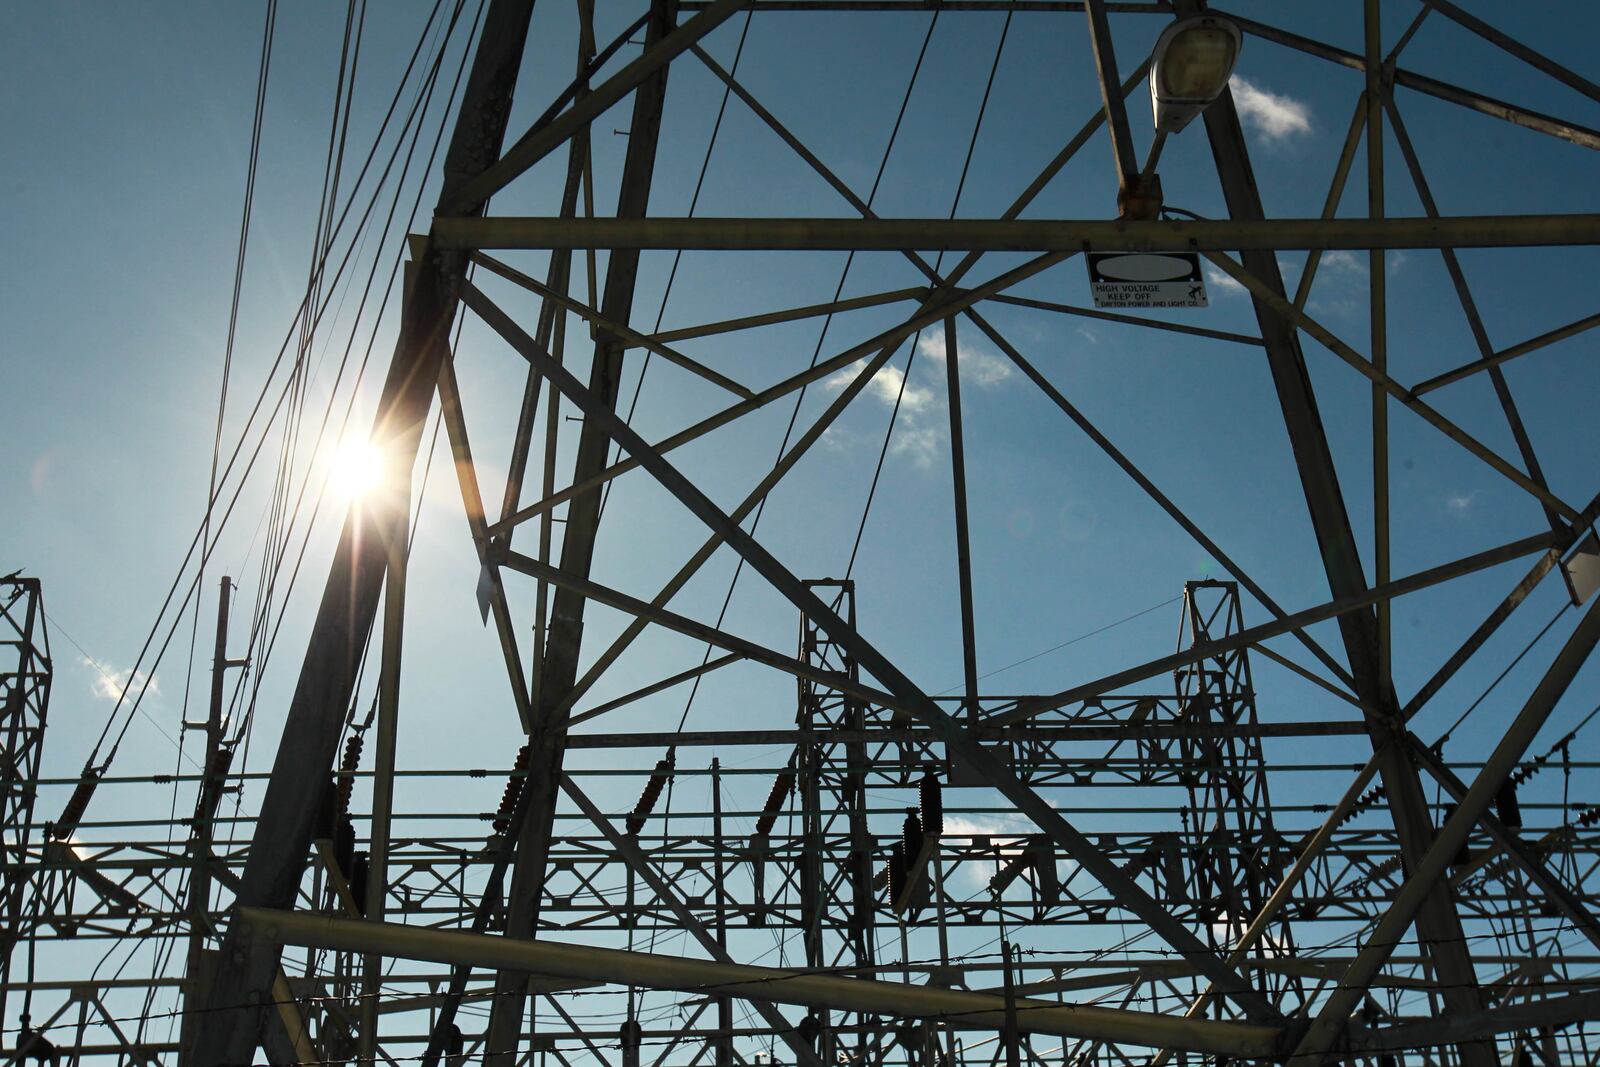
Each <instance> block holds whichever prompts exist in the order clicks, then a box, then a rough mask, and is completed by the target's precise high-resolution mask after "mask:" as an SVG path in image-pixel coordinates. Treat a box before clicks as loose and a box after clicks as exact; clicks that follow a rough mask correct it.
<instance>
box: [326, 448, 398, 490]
mask: <svg viewBox="0 0 1600 1067" xmlns="http://www.w3.org/2000/svg"><path fill="white" fill-rule="evenodd" d="M386 467H387V463H386V462H385V460H384V455H383V451H382V450H381V449H380V448H378V446H377V445H375V444H373V443H372V442H371V441H365V440H354V441H346V442H344V443H343V444H341V445H340V446H339V448H338V451H336V452H335V453H334V454H333V460H332V463H331V466H330V467H329V475H328V482H329V487H330V488H331V489H332V490H333V492H334V493H336V494H337V495H338V496H339V497H340V499H343V500H346V501H357V500H360V499H362V498H363V497H367V496H370V495H371V494H372V493H373V491H374V490H376V489H378V488H379V487H380V486H381V485H383V483H384V478H385V475H386V473H387V471H386Z"/></svg>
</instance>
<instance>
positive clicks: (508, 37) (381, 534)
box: [194, 0, 533, 1064]
mask: <svg viewBox="0 0 1600 1067" xmlns="http://www.w3.org/2000/svg"><path fill="white" fill-rule="evenodd" d="M532 13H533V0H493V2H492V3H491V5H490V7H489V11H488V14H487V15H486V17H485V19H484V23H483V30H482V36H481V37H480V38H479V43H478V46H477V52H476V54H475V55H474V57H473V61H472V72H471V74H470V75H469V76H468V79H467V86H466V90H465V93H464V95H463V97H462V101H461V111H460V113H459V115H458V117H457V119H456V126H455V130H454V132H453V133H452V135H451V139H450V147H449V150H448V151H447V153H446V155H445V161H444V182H443V186H442V188H441V191H440V199H441V203H443V202H446V201H448V200H449V199H450V198H451V197H453V196H455V195H456V193H457V191H458V190H459V189H461V187H462V186H463V185H464V184H465V183H466V182H468V181H470V180H471V179H472V178H473V177H475V176H476V175H477V174H479V173H481V172H482V171H483V170H485V169H486V168H487V167H489V166H490V165H491V164H493V163H494V162H495V161H496V159H497V158H498V156H499V154H500V146H501V142H502V140H503V138H504V135H505V127H506V118H507V115H508V114H509V113H510V109H511V95H512V91H513V89H514V88H515V86H516V81H517V73H518V70H519V69H520V67H521V64H522V51H523V45H524V43H525V42H526V40H527V34H528V20H529V18H530V16H531V15H532ZM480 210H481V205H480V207H475V208H473V209H472V210H470V211H469V212H467V214H478V213H479V211H480ZM465 264H466V258H465V256H463V255H461V254H459V253H447V252H439V251H435V250H431V249H430V250H429V251H428V252H427V253H426V255H425V257H424V258H423V261H422V266H421V267H420V269H419V270H418V272H417V277H416V282H415V284H414V285H413V286H412V288H411V291H410V292H409V293H408V294H407V296H406V299H405V304H404V308H403V311H402V314H401V322H400V336H399V339H398V341H397V342H396V344H395V352H394V357H393V359H392V360H391V362H390V364H389V373H388V376H387V377H386V378H385V380H384V384H383V392H382V394H381V395H380V397H379V401H378V410H377V414H376V416H375V417H374V420H373V431H372V440H373V443H374V444H376V445H377V446H378V447H380V448H381V449H383V451H384V454H385V456H386V458H387V461H388V463H389V464H390V465H391V467H392V469H397V470H398V469H406V470H409V469H410V468H411V467H412V466H413V465H414V464H415V463H416V457H417V447H418V444H419V443H420V441H421V436H422V426H423V423H424V422H425V421H426V420H427V415H428V411H429V409H430V408H431V407H432V406H433V394H434V389H435V384H436V382H437V381H438V377H439V368H440V367H441V366H442V365H443V362H444V359H445V348H446V345H447V343H448V338H449V334H450V326H451V324H452V323H453V322H454V320H455V311H456V287H457V286H458V285H459V283H460V281H461V278H462V277H463V272H464V270H465ZM409 505H410V502H409V500H397V499H381V500H379V501H377V502H376V503H375V506H374V507H373V508H371V509H370V512H363V511H362V510H360V509H352V510H351V513H350V514H349V515H348V516H347V517H346V519H345V524H344V529H343V532H342V533H341V534H340V538H339V544H338V548H337V549H336V551H335V555H334V559H333V564H332V566H331V568H330V571H329V575H328V583H327V586H326V587H325V588H324V590H323V595H322V603H321V605H320V606H319V607H318V609H317V616H316V620H315V622H314V623H313V624H312V629H311V636H310V639H309V641H308V642H307V649H306V657H305V660H304V662H303V664H302V666H301V669H300V679H299V682H298V683H297V685H296V687H295V693H294V697H293V699H292V700H291V702H290V705H289V711H288V715H287V716H286V718H285V721H284V729H283V738H282V740H281V741H280V742H279V745H278V754H277V758H276V760H275V761H274V763H273V767H272V777H271V779H270V781H269V782H268V785H267V792H266V795H265V797H264V798H263V799H262V804H261V813H260V816H259V817H258V819H257V821H256V830H255V834H254V837H253V838H252V841H251V846H250V858H249V860H248V862H247V863H246V866H245V870H244V874H243V877H242V879H241V882H240V886H239V891H238V893H237V896H236V901H237V903H238V904H240V905H246V906H253V907H269V908H288V907H291V906H293V904H294V900H295V895H296V892H297V891H298V889H299V885H300V878H301V874H302V872H303V871H304V870H305V865H306V854H307V850H308V849H309V847H310V843H311V833H312V829H313V824H314V822H315V820H316V813H317V806H318V804H319V803H320V801H321V797H322V783H323V779H324V777H325V776H326V775H327V773H328V769H329V768H330V767H331V766H332V765H333V759H334V751H335V749H336V748H337V746H338V743H339V732H340V729H341V727H342V724H343V720H344V712H345V709H346V707H348V705H349V703H350V699H351V695H352V692H353V690H354V687H355V676H356V668H357V664H358V663H359V661H360V658H361V653H362V650H363V649H364V648H365V647H366V643H367V638H368V636H369V634H370V633H371V630H372V623H373V619H374V618H375V616H376V615H377V609H378V596H379V593H380V592H381V590H382V587H383V580H384V572H385V570H386V568H387V564H388V555H389V545H390V543H391V541H392V539H393V538H395V537H397V536H401V531H403V530H404V522H403V518H404V516H405V513H406V510H407V508H408V507H409ZM278 957H279V951H278V949H277V948H275V947H273V946H269V945H264V944H260V943H258V942H256V941H254V940H253V939H249V938H247V937H245V936H243V934H242V932H241V931H238V930H236V929H233V928H230V929H229V931H228V934H227V937H226V938H225V939H224V941H223V948H222V954H221V956H220V957H219V959H218V965H217V973H216V975H215V977H214V979H213V981H212V984H211V991H210V995H209V996H208V997H207V998H206V1002H205V1010H204V1011H202V1012H201V1013H200V1016H199V1019H198V1021H197V1023H196V1026H195V1043H194V1056H195V1060H196V1062H198V1063H203V1064H222V1063H247V1062H249V1061H250V1059H251V1056H252V1054H253V1053H254V1051H255V1047H256V1043H257V1035H258V1033H259V1032H260V1024H261V1017H262V1012H261V1008H262V1006H263V1005H264V1004H265V1003H266V1002H268V1001H270V1000H271V999H272V996H271V988H272V981H273V976H274V973H275V972H276V970H277V964H278Z"/></svg>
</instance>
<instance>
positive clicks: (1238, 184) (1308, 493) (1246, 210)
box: [1178, 0, 1493, 1067]
mask: <svg viewBox="0 0 1600 1067" xmlns="http://www.w3.org/2000/svg"><path fill="white" fill-rule="evenodd" d="M1178 10H1179V13H1180V14H1193V13H1197V12H1198V11H1199V10H1201V5H1200V4H1199V3H1198V0H1179V3H1178ZM1205 120H1206V132H1207V134H1208V135H1209V137H1210V140H1211V151H1212V155H1213V156H1214V157H1215V160H1216V165H1217V174H1218V177H1219V178H1220V179H1221V182H1222V190H1223V196H1224V198H1225V200H1226V201H1227V204H1228V212H1229V215H1230V216H1231V217H1232V218H1234V219H1236V220H1262V219H1264V218H1265V217H1266V215H1265V211H1264V210H1263V208H1262V206H1261V194H1260V192H1259V190H1258V189H1257V188H1256V182H1255V175H1254V172H1253V171H1252V168H1251V166H1250V155H1249V151H1248V149H1247V148H1246V146H1245V140H1244V132H1243V130H1242V129H1241V128H1240V126H1239V115H1238V112H1237V111H1236V110H1235V108H1234V104H1233V97H1232V95H1231V94H1230V93H1229V92H1227V91H1224V92H1223V94H1222V96H1221V98H1220V99H1218V100H1217V102H1216V103H1215V104H1213V105H1212V106H1211V107H1209V108H1208V109H1207V110H1206V112H1205ZM1242 258H1243V261H1244V266H1245V269H1246V270H1248V271H1249V272H1250V273H1252V274H1253V275H1255V276H1256V277H1257V278H1259V279H1261V281H1262V282H1263V283H1264V284H1265V285H1266V286H1267V287H1268V288H1269V289H1270V290H1271V291H1272V292H1274V293H1276V294H1278V295H1279V296H1280V297H1283V298H1284V299H1285V300H1287V297H1285V296H1284V293H1285V290H1284V285H1283V276H1282V274H1281V273H1280V272H1279V270H1278V260H1277V257H1276V255H1274V254H1273V253H1272V252H1270V251H1261V250H1256V251H1247V252H1244V253H1243V255H1242ZM1253 299H1254V302H1255V309H1256V319H1257V321H1258V322H1259V324H1260V327H1261V336H1262V340H1263V342H1264V344H1265V348H1266V353H1267V363H1268V366H1269V368H1270V369H1271V372H1272V379H1273V384H1274V386H1275V388H1276V390H1277V393H1278V402H1279V405H1280V407H1281V408H1282V411H1283V418H1284V425H1285V428H1286V429H1287V431H1288V434H1289V441H1290V445H1291V447H1292V449H1293V452H1294V458H1295V465H1296V466H1297V467H1298V469H1299V472H1300V481H1301V485H1302V487H1303V489H1304V492H1305V497H1306V505H1307V508H1308V509H1309V511H1310V515H1311V524H1312V527H1313V528H1314V529H1315V531H1316V535H1317V542H1318V545H1319V547H1320V548H1321V551H1322V561H1323V566H1324V568H1325V569H1326V571H1327V575H1328V585H1329V588H1330V590H1331V592H1332V593H1333V595H1334V597H1336V598H1344V597H1348V596H1358V595H1360V594H1362V593H1364V592H1365V591H1366V589H1367V584H1366V577H1365V575H1364V574H1363V572H1362V567H1361V556H1360V552H1359V551H1358V549H1357V548H1356V542H1355V535H1354V533H1353V531H1352V530H1351V527H1350V517H1349V512H1348V511H1347V510H1346V508H1345V504H1344V495H1343V492H1342V491H1341V489H1340V486H1339V480H1338V475H1337V473H1336V471H1335V469H1334V465H1333V456H1332V453H1331V452H1330V451H1329V448H1328V439H1327V434H1326V432H1325V431H1324V429H1323V426H1322V417H1321V414H1320V413H1319V412H1318V410H1317V402H1316V396H1315V393H1314V392H1313V390H1312V387H1311V379H1310V377H1309V375H1308V374H1307V372H1306V366H1305V357H1304V355H1303V354H1302V352H1301V350H1300V340H1299V336H1298V334H1297V333H1296V332H1295V330H1294V329H1293V327H1292V326H1291V325H1290V324H1289V323H1288V322H1286V321H1285V320H1284V319H1282V318H1280V317H1279V316H1278V315H1277V314H1275V313H1274V312H1273V310H1272V308H1271V306H1270V305H1268V304H1266V303H1265V302H1264V301H1262V300H1261V299H1259V298H1253ZM1339 631H1340V634H1341V636H1342V637H1343V639H1344V645H1345V654H1346V656H1347V657H1348V659H1349V661H1350V672H1351V674H1352V675H1353V676H1354V678H1355V680H1356V691H1357V694H1358V695H1359V696H1360V697H1361V700H1362V704H1363V714H1364V716H1365V718H1366V724H1367V729H1368V732H1369V733H1370V734H1371V736H1372V744H1373V750H1374V751H1375V752H1376V753H1377V759H1378V768H1379V773H1380V774H1381V776H1382V779H1383V784H1384V786H1385V787H1386V788H1387V790H1388V798H1389V802H1390V807H1391V808H1392V810H1393V813H1394V820H1395V828H1396V830H1397V832H1398V834H1399V837H1400V845H1401V851H1402V855H1403V856H1404V857H1405V862H1406V865H1407V868H1408V869H1415V866H1416V864H1417V863H1418V862H1419V861H1420V860H1421V858H1422V856H1423V855H1424V854H1425V853H1426V852H1427V850H1428V846H1429V845H1430V844H1431V843H1432V840H1433V824H1432V821H1431V820H1430V819H1429V817H1428V810H1427V803H1426V800H1425V798H1424V796H1423V793H1422V785H1421V781H1420V779H1419V777H1418V774H1417V768H1416V766H1415V764H1413V763H1412V762H1411V761H1410V759H1409V758H1408V757H1407V755H1406V754H1405V751H1404V749H1403V747H1402V746H1400V745H1398V744H1393V743H1391V742H1392V741H1393V740H1394V738H1395V737H1396V736H1397V734H1398V733H1399V732H1400V731H1403V729H1404V725H1403V720H1402V719H1401V717H1400V712H1399V706H1398V702H1397V701H1396V699H1395V695H1394V687H1393V684H1392V682H1391V681H1390V679H1389V678H1388V677H1387V676H1386V675H1385V674H1384V673H1383V672H1382V670H1381V666H1380V654H1379V641H1378V621H1377V616H1376V614H1375V613H1374V612H1373V611H1372V610H1370V609H1365V610H1361V611H1351V612H1347V613H1345V614H1344V615H1341V616H1340V617H1339ZM1418 925H1419V930H1420V931H1421V933H1422V936H1423V940H1424V941H1425V942H1427V943H1428V946H1429V951H1430V954H1431V956H1432V958H1433V960H1434V963H1435V965H1436V974H1437V976H1438V980H1439V982H1440V985H1441V986H1442V987H1443V995H1444V999H1445V1003H1446V1004H1447V1005H1449V1007H1450V1008H1451V1010H1453V1011H1460V1012H1468V1011H1475V1010H1477V1009H1478V1008H1479V1007H1480V1003H1481V1002H1480V999H1479V996H1478V986H1477V976H1476V974H1475V972H1474V971H1473V967H1472V959H1471V956H1470V954H1469V953H1468V951H1467V944H1466V940H1465V936H1464V933H1463V931H1462V927H1461V919H1460V916H1459V915H1458V914H1457V911H1456V904H1455V898H1454V893H1453V891H1452V890H1451V887H1450V886H1449V885H1448V884H1447V883H1441V884H1439V885H1437V886H1435V887H1434V889H1433V892H1432V893H1431V894H1430V896H1429V899H1428V903H1427V904H1426V906H1424V907H1423V909H1422V911H1421V913H1420V914H1419V916H1418ZM1461 1049H1462V1057H1463V1062H1464V1063H1465V1064H1466V1065H1467V1067H1492V1064H1493V1056H1492V1050H1490V1049H1489V1048H1487V1047H1486V1046H1483V1045H1481V1044H1475V1043H1474V1044H1465V1045H1463V1046H1462V1047H1461Z"/></svg>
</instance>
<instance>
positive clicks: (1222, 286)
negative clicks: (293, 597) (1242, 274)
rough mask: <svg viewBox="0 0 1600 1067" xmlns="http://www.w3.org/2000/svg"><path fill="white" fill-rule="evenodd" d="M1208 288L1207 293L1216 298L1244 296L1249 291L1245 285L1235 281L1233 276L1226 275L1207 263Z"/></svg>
mask: <svg viewBox="0 0 1600 1067" xmlns="http://www.w3.org/2000/svg"><path fill="white" fill-rule="evenodd" d="M1205 271H1206V286H1207V290H1206V291H1207V292H1208V293H1210V294H1212V295H1215V296H1244V295H1245V293H1246V292H1247V291H1248V290H1246V289H1245V287H1244V285H1243V284H1242V283H1240V282H1237V281H1235V280H1234V278H1233V275H1231V274H1224V273H1222V271H1220V270H1218V269H1217V268H1216V267H1213V266H1212V265H1211V264H1209V263H1207V264H1206V265H1205Z"/></svg>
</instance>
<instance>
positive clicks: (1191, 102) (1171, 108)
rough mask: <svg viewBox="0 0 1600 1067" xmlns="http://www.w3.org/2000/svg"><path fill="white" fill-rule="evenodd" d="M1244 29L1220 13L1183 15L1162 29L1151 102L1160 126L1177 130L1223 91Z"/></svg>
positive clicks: (1152, 68)
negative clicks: (1183, 17) (1241, 31)
mask: <svg viewBox="0 0 1600 1067" xmlns="http://www.w3.org/2000/svg"><path fill="white" fill-rule="evenodd" d="M1243 44H1244V35H1243V34H1241V33H1240V32H1239V27H1238V26H1236V25H1235V24H1234V23H1233V22H1232V20H1230V19H1225V18H1222V17H1220V16H1217V15H1196V16H1194V17H1193V18H1186V19H1179V20H1178V21H1176V22H1174V23H1173V24H1172V25H1170V26H1168V27H1167V28H1166V29H1165V30H1163V31H1162V32H1161V36H1160V38H1158V39H1157V40H1156V47H1155V51H1154V52H1153V53H1152V54H1151V56H1150V106H1151V107H1152V109H1154V111H1155V118H1156V132H1158V133H1164V134H1171V133H1177V132H1178V131H1179V130H1181V129H1183V128H1184V127H1185V126H1187V125H1188V124H1189V122H1190V121H1191V120H1192V119H1193V118H1194V117H1195V116H1196V115H1198V114H1200V112H1202V111H1204V110H1205V109H1206V107H1207V105H1209V104H1210V103H1211V102H1212V101H1214V100H1216V98H1217V97H1219V96H1221V95H1222V90H1223V89H1225V88H1227V86H1228V78H1229V76H1230V75H1232V74H1233V65H1234V64H1235V63H1236V62H1238V60H1239V50H1240V48H1241V47H1242V46H1243Z"/></svg>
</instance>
